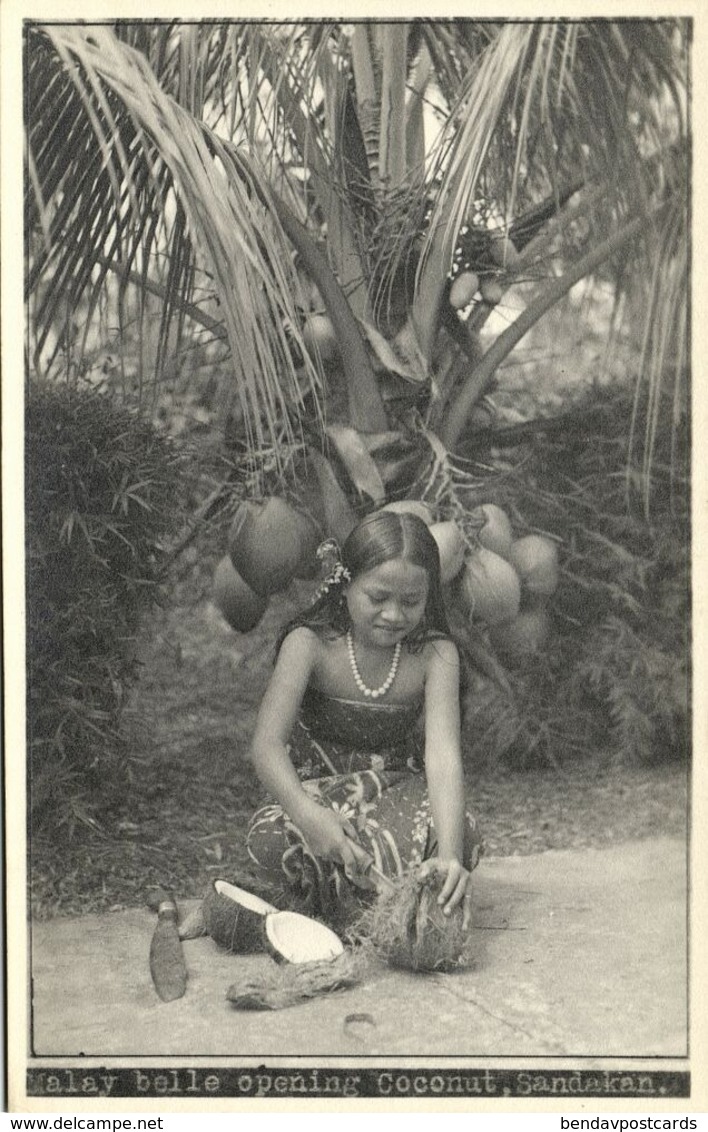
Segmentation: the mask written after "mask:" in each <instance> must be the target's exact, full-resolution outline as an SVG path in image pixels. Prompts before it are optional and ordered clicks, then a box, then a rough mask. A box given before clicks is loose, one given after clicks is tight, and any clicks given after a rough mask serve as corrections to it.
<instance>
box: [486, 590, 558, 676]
mask: <svg viewBox="0 0 708 1132" xmlns="http://www.w3.org/2000/svg"><path fill="white" fill-rule="evenodd" d="M550 631H551V618H550V616H549V613H548V610H547V609H546V608H545V606H541V605H538V606H532V607H531V608H530V609H523V610H521V612H520V613H517V615H516V617H513V618H512V619H511V621H503V622H502V623H501V624H499V625H493V626H492V627H491V629H490V631H489V636H490V639H491V642H492V645H493V646H494V650H495V652H496V653H497V655H498V656H499V659H500V660H503V661H505V662H506V663H507V664H509V665H511V666H512V667H515V668H520V667H522V666H523V665H524V664H526V663H527V662H528V661H530V660H532V659H533V658H534V657H535V656H537V655H538V653H540V652H541V650H542V649H543V647H544V645H545V644H546V642H547V641H548V637H549V635H550Z"/></svg>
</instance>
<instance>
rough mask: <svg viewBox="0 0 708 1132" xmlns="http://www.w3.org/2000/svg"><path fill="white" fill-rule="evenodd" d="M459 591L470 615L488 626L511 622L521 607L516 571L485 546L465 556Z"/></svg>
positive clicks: (519, 585)
mask: <svg viewBox="0 0 708 1132" xmlns="http://www.w3.org/2000/svg"><path fill="white" fill-rule="evenodd" d="M461 591H462V599H463V602H464V604H465V606H466V607H467V610H468V613H469V615H470V617H473V618H475V619H476V620H478V621H484V622H485V623H486V624H487V625H497V624H498V623H499V622H500V621H510V620H511V619H512V617H516V615H517V613H518V612H519V609H520V606H521V582H520V580H519V575H518V574H517V573H516V570H515V569H514V567H513V566H511V565H510V564H509V563H508V562H507V561H506V559H505V558H502V557H501V555H500V554H495V553H494V551H493V550H487V549H486V547H484V546H481V547H480V548H479V549H478V550H475V551H473V552H472V553H471V554H470V555H468V557H467V560H466V562H465V568H464V570H463V572H462V576H461Z"/></svg>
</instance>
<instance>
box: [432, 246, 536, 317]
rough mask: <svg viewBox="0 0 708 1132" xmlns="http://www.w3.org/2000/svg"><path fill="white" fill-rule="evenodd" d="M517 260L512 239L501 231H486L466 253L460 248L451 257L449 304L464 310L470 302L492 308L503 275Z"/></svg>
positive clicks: (501, 287) (501, 289)
mask: <svg viewBox="0 0 708 1132" xmlns="http://www.w3.org/2000/svg"><path fill="white" fill-rule="evenodd" d="M485 235H486V234H485ZM519 260H520V254H519V252H518V250H517V248H516V246H515V244H514V242H513V240H512V239H511V237H510V236H508V235H507V234H506V233H504V232H502V231H498V232H495V233H490V234H488V238H486V239H484V240H483V241H482V242H481V243H480V244H479V246H478V247H476V248H475V247H473V248H471V249H468V252H467V254H465V252H464V250H463V248H462V247H460V248H459V249H458V251H457V252H456V255H455V258H454V264H453V279H452V283H451V286H450V292H449V295H448V300H449V303H450V306H451V307H452V308H453V310H455V311H464V310H466V309H467V308H468V307H469V306H471V304H472V303H475V304H476V303H484V304H486V306H488V307H495V306H496V305H497V303H499V302H501V299H502V296H503V294H504V282H505V279H506V277H507V276H508V275H509V273H510V272H511V271H512V270H513V269H514V268H515V267H517V265H518V263H519Z"/></svg>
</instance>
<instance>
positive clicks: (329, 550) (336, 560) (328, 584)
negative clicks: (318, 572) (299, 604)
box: [315, 538, 352, 601]
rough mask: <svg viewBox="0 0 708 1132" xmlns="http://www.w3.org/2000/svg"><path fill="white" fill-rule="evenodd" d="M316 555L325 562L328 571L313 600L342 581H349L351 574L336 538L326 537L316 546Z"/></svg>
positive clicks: (322, 595)
mask: <svg viewBox="0 0 708 1132" xmlns="http://www.w3.org/2000/svg"><path fill="white" fill-rule="evenodd" d="M317 557H318V558H319V559H320V561H321V562H322V563H323V564H325V568H326V569H328V573H327V575H326V577H325V578H324V581H323V582H322V584H321V585H320V587H319V589H318V590H317V593H316V594H315V601H319V599H320V598H321V597H324V595H325V594H328V593H329V591H330V590H331V589H332V588H333V587H334V586H341V585H342V584H343V583H344V582H351V580H352V576H351V574H350V572H349V569H348V568H347V567H346V566H345V565H344V563H343V562H342V558H341V551H340V549H339V544H338V542H337V540H336V539H333V538H328V539H326V540H325V541H324V542H323V543H320V545H319V546H318V548H317Z"/></svg>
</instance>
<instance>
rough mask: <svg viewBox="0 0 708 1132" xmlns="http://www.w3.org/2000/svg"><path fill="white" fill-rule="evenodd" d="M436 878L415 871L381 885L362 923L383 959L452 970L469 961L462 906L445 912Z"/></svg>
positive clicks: (412, 967)
mask: <svg viewBox="0 0 708 1132" xmlns="http://www.w3.org/2000/svg"><path fill="white" fill-rule="evenodd" d="M439 892H440V881H439V878H437V877H426V878H425V879H424V880H420V879H419V878H418V877H417V876H416V874H415V873H414V872H411V873H407V874H406V875H404V876H403V877H401V878H400V879H398V880H396V881H395V882H394V884H393V885H392V886H391V887H390V888H389V887H387V888H385V889H382V891H381V892H380V894H379V896H378V898H377V900H376V902H375V904H373V906H372V907H371V908H368V909H367V910H366V912H365V913H364V915H363V917H362V920H361V923H360V925H359V926H358V932H359V934H360V935H361V936H362V937H363V938H365V939H367V940H368V941H369V943H370V944H371V946H372V947H373V949H374V951H375V953H376V954H377V955H378V956H379V958H381V959H383V960H384V961H385V962H387V963H389V964H390V965H391V966H392V967H400V968H403V969H405V970H407V971H451V970H454V969H455V968H456V967H460V966H463V965H464V964H465V963H467V962H469V958H470V956H469V950H468V949H469V936H468V933H467V932H466V931H465V930H463V927H462V920H463V915H464V913H463V910H462V906H461V905H460V904H458V905H457V907H456V908H454V909H453V911H452V913H451V914H450V915H449V916H446V915H445V913H444V912H443V910H442V907H441V906H440V905H439V904H438V895H439Z"/></svg>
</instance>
